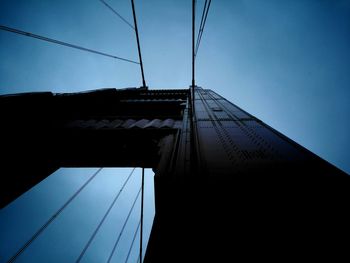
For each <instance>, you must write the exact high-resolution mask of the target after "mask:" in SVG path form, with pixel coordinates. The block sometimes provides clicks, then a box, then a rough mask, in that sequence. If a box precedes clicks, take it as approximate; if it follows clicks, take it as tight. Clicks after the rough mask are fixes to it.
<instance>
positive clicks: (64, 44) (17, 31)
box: [0, 25, 140, 64]
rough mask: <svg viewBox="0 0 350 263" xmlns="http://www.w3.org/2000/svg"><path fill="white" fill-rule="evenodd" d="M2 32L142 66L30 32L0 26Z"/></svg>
mask: <svg viewBox="0 0 350 263" xmlns="http://www.w3.org/2000/svg"><path fill="white" fill-rule="evenodd" d="M0 30H3V31H8V32H11V33H15V34H19V35H23V36H27V37H32V38H36V39H40V40H43V41H46V42H50V43H54V44H57V45H61V46H66V47H70V48H75V49H79V50H82V51H86V52H90V53H94V54H98V55H101V56H105V57H110V58H114V59H119V60H122V61H125V62H130V63H134V64H140V63H139V62H136V61H133V60H130V59H126V58H122V57H118V56H115V55H110V54H107V53H104V52H100V51H96V50H93V49H89V48H85V47H81V46H77V45H73V44H69V43H67V42H63V41H60V40H56V39H53V38H48V37H44V36H40V35H36V34H33V33H29V32H26V31H22V30H19V29H15V28H11V27H7V26H3V25H0Z"/></svg>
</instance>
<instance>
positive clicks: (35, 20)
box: [0, 0, 350, 173]
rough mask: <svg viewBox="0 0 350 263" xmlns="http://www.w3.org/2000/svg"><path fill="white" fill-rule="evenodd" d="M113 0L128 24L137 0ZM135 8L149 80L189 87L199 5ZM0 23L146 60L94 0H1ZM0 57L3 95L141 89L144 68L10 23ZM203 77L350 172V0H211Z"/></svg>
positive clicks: (156, 2)
mask: <svg viewBox="0 0 350 263" xmlns="http://www.w3.org/2000/svg"><path fill="white" fill-rule="evenodd" d="M106 1H107V2H108V3H109V4H110V5H112V6H113V7H114V8H115V9H116V10H117V11H118V12H119V13H120V14H122V15H123V16H124V17H125V18H126V19H127V20H129V21H130V22H132V12H131V4H130V1H129V0H106ZM198 3H199V8H198V9H199V10H198V11H200V10H201V5H202V4H203V3H204V0H199V1H198ZM135 4H136V11H137V15H138V23H139V31H140V32H139V33H140V39H141V47H142V53H143V60H144V67H145V76H146V82H147V85H148V86H149V87H150V88H151V89H168V88H187V87H188V86H189V85H190V82H191V42H190V40H191V1H190V0H147V1H141V0H135ZM197 14H198V18H199V16H200V12H197ZM198 20H199V19H198ZM197 22H199V21H197ZM0 24H2V25H6V26H9V27H14V28H18V29H21V30H24V31H29V32H33V33H36V34H41V35H44V36H47V37H51V38H56V39H58V40H62V41H66V42H69V43H72V44H77V45H82V46H84V47H87V48H92V49H96V50H99V51H103V52H107V53H111V54H115V55H117V56H121V57H125V58H129V59H133V60H137V59H138V56H137V49H136V41H135V36H134V33H133V31H132V30H130V28H129V27H128V26H127V25H126V24H124V23H123V22H122V21H121V20H120V19H119V18H118V17H117V16H116V15H114V14H113V13H112V12H111V11H110V10H108V9H107V8H106V7H105V6H104V5H103V4H101V2H100V1H98V0H75V1H71V0H61V1H49V0H46V1H45V0H8V1H7V0H0ZM0 58H1V59H0V94H5V93H17V92H28V91H53V92H74V91H83V90H90V89H99V88H110V87H114V88H125V87H135V86H140V85H141V75H140V70H139V67H138V66H137V65H134V64H129V63H125V62H122V61H116V60H113V59H110V58H105V57H101V56H98V55H94V54H90V53H85V52H82V51H78V50H74V49H70V48H66V47H61V46H56V45H53V44H50V43H46V42H42V41H39V40H35V39H30V38H27V37H24V36H19V35H15V34H12V33H8V32H3V31H0ZM196 75H197V77H196V80H197V84H198V85H199V86H202V87H203V88H209V89H212V90H214V91H216V92H218V93H219V94H221V95H223V96H224V97H225V98H227V99H229V100H230V101H231V102H233V103H235V104H237V105H238V106H240V107H242V108H243V109H245V110H246V111H248V112H249V113H251V114H253V115H255V116H256V117H258V118H259V119H261V120H262V121H264V122H266V123H267V124H269V125H271V126H272V127H274V128H275V129H277V130H279V131H280V132H282V133H283V134H285V135H287V136H288V137H290V138H291V139H293V140H295V141H296V142H298V143H299V144H301V145H303V146H305V147H306V148H308V149H309V150H311V151H312V152H314V153H316V154H318V155H319V156H321V157H322V158H324V159H326V160H328V161H329V162H331V163H332V164H334V165H336V166H337V167H339V168H341V169H343V170H344V171H346V172H348V173H350V150H349V149H350V139H349V134H350V121H349V114H350V1H349V0H333V1H332V0H318V1H316V0H308V1H306V0H289V1H288V0H264V1H261V0H227V1H225V0H213V1H212V4H211V9H210V12H209V15H208V20H207V24H206V28H205V32H204V35H203V38H202V43H201V46H200V49H199V53H198V58H197V73H196Z"/></svg>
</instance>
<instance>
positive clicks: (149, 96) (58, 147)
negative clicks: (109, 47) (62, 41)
mask: <svg viewBox="0 0 350 263" xmlns="http://www.w3.org/2000/svg"><path fill="white" fill-rule="evenodd" d="M194 93H195V94H194V96H193V94H192V92H191V91H190V90H187V89H183V90H146V89H142V88H141V89H125V90H115V89H107V90H97V91H92V92H86V93H76V94H52V93H49V92H48V93H33V94H20V95H15V96H1V97H0V101H1V104H0V105H1V119H2V123H3V127H4V128H3V129H4V131H3V132H4V135H5V138H7V139H6V141H5V142H4V145H3V147H2V151H3V153H4V154H3V156H4V158H2V166H3V167H4V168H5V169H6V170H7V171H10V173H8V174H7V175H2V181H3V183H2V188H3V189H2V191H1V195H2V196H1V202H2V203H1V205H2V206H5V205H6V204H8V203H9V202H11V201H12V200H13V199H14V198H16V197H18V196H19V195H20V194H22V193H23V192H25V191H26V190H28V189H30V188H31V187H32V186H34V185H35V184H36V183H38V182H40V181H41V180H42V179H44V178H45V177H47V176H48V175H50V174H51V173H52V172H53V171H55V170H56V169H58V168H59V167H145V168H153V170H154V171H155V200H156V215H155V221H154V225H153V229H152V233H151V238H150V242H149V245H148V248H147V253H146V257H145V261H147V262H168V261H169V257H171V260H175V261H177V262H182V261H184V259H186V260H191V261H197V260H198V259H206V258H207V257H208V258H209V257H213V259H218V257H223V258H228V257H230V254H231V253H232V250H235V253H236V254H235V257H237V256H239V255H244V254H246V253H248V254H249V253H250V251H251V250H254V251H256V253H261V254H263V255H267V256H268V255H272V254H273V253H274V251H275V250H280V251H282V252H285V253H290V252H291V249H292V247H291V246H288V245H286V244H289V243H291V242H292V240H294V239H295V238H298V236H299V235H305V233H306V232H307V234H306V238H305V239H304V240H301V241H300V240H299V241H300V243H299V245H298V247H299V248H300V249H298V253H299V252H300V253H301V252H302V251H303V250H302V247H303V246H304V245H306V244H307V242H311V241H312V242H318V243H320V244H321V243H322V242H324V241H325V240H326V239H325V238H321V239H320V235H319V234H318V232H317V226H318V224H312V222H313V220H316V221H317V222H318V223H319V224H322V223H324V221H322V220H325V219H324V217H323V219H322V217H319V216H320V213H321V211H324V209H326V211H327V209H330V208H331V207H334V204H339V201H341V200H342V201H344V200H345V199H344V198H343V197H344V196H343V194H344V193H345V191H341V189H339V188H334V185H332V183H330V182H333V181H334V180H338V178H345V179H347V175H346V174H345V173H343V172H342V171H340V170H339V169H337V168H335V167H334V166H332V165H331V164H329V163H327V162H326V161H324V160H322V159H321V158H319V157H318V156H316V155H314V154H313V153H311V152H309V151H308V150H306V149H305V148H303V147H302V146H300V145H298V144H296V143H295V142H293V141H292V140H290V139H288V138H287V137H285V136H284V135H282V134H280V133H279V132H277V131H276V130H274V129H273V128H271V127H269V126H267V125H266V124H264V123H263V122H262V121H260V120H258V119H257V118H255V117H254V116H252V115H250V114H249V113H247V112H245V111H244V110H242V109H240V108H239V107H237V106H235V105H234V104H232V103H231V102H229V101H227V100H226V99H225V98H223V97H221V96H220V95H218V94H217V93H215V92H214V91H212V90H207V89H202V88H199V87H196V88H195V89H194ZM193 98H194V103H192V102H193ZM23 109H25V110H23ZM33 149H35V151H33ZM327 200H328V201H327ZM324 201H327V202H324ZM321 208H322V209H321ZM301 217H303V218H307V219H304V220H300V218H301ZM320 218H321V219H320ZM267 237H268V238H267ZM227 238H228V241H224V240H227ZM299 239H300V238H299ZM281 240H282V241H283V242H281ZM326 244H327V243H326ZM323 245H324V244H323ZM186 260H185V261H186Z"/></svg>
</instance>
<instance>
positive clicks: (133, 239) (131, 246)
mask: <svg viewBox="0 0 350 263" xmlns="http://www.w3.org/2000/svg"><path fill="white" fill-rule="evenodd" d="M140 225H141V220H140V221H139V223H138V225H137V228H136V230H135V233H134V237H133V238H132V241H131V245H130V248H129V251H128V255H127V256H126V259H125V262H124V263H128V260H129V257H130V254H131V250H132V248H133V246H134V243H135V240H136V236H137V234H138V232H139V228H140Z"/></svg>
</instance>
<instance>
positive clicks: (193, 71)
mask: <svg viewBox="0 0 350 263" xmlns="http://www.w3.org/2000/svg"><path fill="white" fill-rule="evenodd" d="M195 21H196V0H192V101H193V104H194V86H195V84H196V82H195V47H194V41H195V29H196V26H195Z"/></svg>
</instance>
